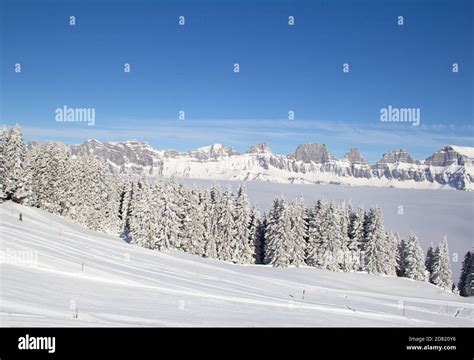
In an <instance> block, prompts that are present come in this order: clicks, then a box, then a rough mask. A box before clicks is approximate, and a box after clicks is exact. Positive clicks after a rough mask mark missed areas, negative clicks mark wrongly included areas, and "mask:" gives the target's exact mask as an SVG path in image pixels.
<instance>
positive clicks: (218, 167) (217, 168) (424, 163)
mask: <svg viewBox="0 0 474 360" xmlns="http://www.w3.org/2000/svg"><path fill="white" fill-rule="evenodd" d="M71 151H72V153H73V155H82V154H90V155H95V156H97V157H99V158H101V159H103V160H104V161H105V162H106V163H107V164H108V165H109V168H110V170H111V171H112V172H116V171H120V170H121V171H124V172H126V173H130V174H140V173H143V172H144V173H146V174H148V175H151V176H175V177H185V178H197V179H210V180H245V181H269V182H278V183H298V184H315V183H326V184H342V185H357V186H363V185H365V186H381V187H396V188H418V189H442V188H447V189H448V188H449V189H458V190H472V189H473V186H472V183H473V179H474V175H473V174H474V172H473V168H474V148H473V147H461V146H453V145H448V146H445V147H443V148H442V149H440V150H438V151H437V152H436V153H434V154H433V155H431V156H430V157H428V158H427V159H425V160H414V159H413V158H412V157H411V156H410V154H409V153H408V152H407V151H405V150H403V149H400V150H395V151H390V152H387V153H385V154H383V156H382V158H381V159H380V160H379V161H377V162H376V163H375V164H369V163H368V162H367V161H366V160H365V159H364V157H363V156H362V154H361V153H360V151H359V150H358V149H356V148H353V149H351V150H350V151H349V152H347V154H346V155H345V156H344V158H343V159H337V158H336V157H335V156H334V155H332V154H331V152H330V151H329V149H328V148H327V147H326V145H324V144H312V143H308V144H302V145H299V146H298V147H297V148H296V150H295V152H294V153H292V154H288V155H276V154H273V153H272V152H271V150H270V148H269V147H268V146H267V145H266V144H265V143H261V144H257V145H255V146H252V147H251V148H250V149H249V150H248V151H247V152H244V153H239V152H236V151H234V150H233V149H232V148H229V147H226V146H224V145H222V144H213V145H209V146H205V147H200V148H197V149H194V150H191V151H188V152H178V151H174V150H158V149H155V148H153V147H152V146H150V145H149V144H148V143H146V142H140V141H124V142H100V141H97V140H87V141H85V142H84V143H83V144H80V145H71Z"/></svg>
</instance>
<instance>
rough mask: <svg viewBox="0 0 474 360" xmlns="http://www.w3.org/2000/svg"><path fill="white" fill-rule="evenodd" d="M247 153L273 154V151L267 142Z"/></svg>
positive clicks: (255, 146) (257, 145) (253, 147)
mask: <svg viewBox="0 0 474 360" xmlns="http://www.w3.org/2000/svg"><path fill="white" fill-rule="evenodd" d="M247 153H249V154H271V153H272V151H271V150H270V147H269V146H268V145H267V143H266V142H262V143H259V144H256V145H254V146H252V147H251V148H250V149H249V150H248V151H247Z"/></svg>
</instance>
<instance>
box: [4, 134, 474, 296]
mask: <svg viewBox="0 0 474 360" xmlns="http://www.w3.org/2000/svg"><path fill="white" fill-rule="evenodd" d="M0 150H1V151H0V198H2V199H12V200H14V201H16V202H20V203H22V204H25V205H30V206H35V207H40V208H42V209H45V210H47V211H50V212H52V213H55V214H58V215H61V216H64V217H67V218H70V219H72V220H74V221H75V222H77V223H80V224H83V225H85V226H87V227H89V228H91V229H94V230H99V231H104V232H112V233H120V234H122V235H123V236H124V237H126V238H127V239H128V240H129V241H131V242H132V243H134V244H137V245H139V246H143V247H146V248H149V249H156V250H165V249H177V250H182V251H186V252H189V253H191V254H195V255H199V256H205V257H210V258H215V259H220V260H224V261H229V262H233V263H239V264H250V263H257V264H269V265H273V266H280V267H284V266H299V265H307V266H314V267H317V268H320V269H327V270H332V271H366V272H370V273H374V274H385V275H398V276H404V277H408V278H411V279H414V280H420V281H428V280H429V281H431V282H432V283H433V284H436V285H437V286H440V287H442V288H445V289H448V288H451V286H452V275H451V270H450V264H449V254H448V246H447V240H446V239H444V240H443V241H442V242H441V243H440V245H439V246H438V247H437V248H436V250H433V249H432V248H430V250H429V251H428V254H427V257H426V259H425V257H424V256H423V252H422V250H421V247H420V245H419V242H418V239H417V238H416V236H414V235H411V236H409V237H408V239H407V240H401V239H400V238H399V236H398V235H397V234H396V233H392V232H388V231H386V230H385V228H384V221H383V214H382V212H381V210H380V209H379V208H370V209H368V210H367V211H364V210H363V209H361V208H357V209H353V208H352V207H351V206H350V205H347V204H342V205H337V204H335V203H334V202H332V203H330V202H327V201H325V200H319V201H318V202H317V203H316V204H315V205H314V206H312V207H307V206H306V205H305V204H304V200H303V198H302V197H301V198H299V199H296V200H295V201H287V200H285V199H284V198H281V197H279V198H276V199H275V200H274V202H273V204H272V206H271V208H270V209H269V210H268V211H267V212H265V213H263V215H261V212H260V211H259V209H258V208H257V207H256V206H253V207H252V206H250V204H249V199H248V196H247V192H246V189H245V187H242V186H241V187H239V188H238V190H237V191H236V193H234V192H233V191H232V189H231V188H227V189H226V190H224V191H222V190H221V189H220V188H219V186H217V185H215V186H212V187H211V188H210V189H202V188H199V187H194V188H192V189H188V188H187V187H185V186H184V185H182V184H180V183H178V182H177V181H175V180H174V179H151V180H150V179H147V178H146V177H144V176H143V177H141V178H134V177H130V176H126V175H123V174H114V175H111V174H109V173H108V171H107V168H106V166H105V164H104V163H102V162H101V161H99V160H98V159H97V158H95V157H92V156H72V155H71V154H70V152H69V150H68V148H67V146H65V145H63V144H61V143H55V142H47V143H44V144H41V145H35V146H31V147H30V148H29V149H27V146H26V145H25V143H24V142H23V139H22V134H21V129H20V128H19V127H18V126H16V127H14V128H11V129H9V130H7V131H3V132H2V133H1V137H0ZM471 263H472V261H471ZM471 263H470V264H471ZM469 266H471V268H472V265H469ZM470 279H471V278H470V277H469V278H468V277H467V275H466V276H465V277H464V280H462V281H463V282H462V283H463V284H464V285H463V286H464V288H465V289H467V287H468V286H467V285H466V282H467V281H471V280H470ZM460 283H461V282H460ZM463 291H464V293H465V290H461V293H463Z"/></svg>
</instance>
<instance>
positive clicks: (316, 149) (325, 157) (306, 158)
mask: <svg viewBox="0 0 474 360" xmlns="http://www.w3.org/2000/svg"><path fill="white" fill-rule="evenodd" d="M292 157H293V158H294V159H295V160H297V161H302V162H305V163H311V162H313V163H315V164H324V163H327V162H330V161H331V160H335V157H334V156H333V155H332V154H331V152H330V151H329V150H328V148H327V147H326V145H325V144H313V143H306V144H301V145H300V146H298V147H297V148H296V150H295V152H294V154H293V155H292Z"/></svg>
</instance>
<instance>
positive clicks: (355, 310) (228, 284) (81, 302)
mask: <svg viewBox="0 0 474 360" xmlns="http://www.w3.org/2000/svg"><path fill="white" fill-rule="evenodd" d="M19 212H22V214H23V221H22V222H20V221H19V220H18V214H19ZM0 238H1V250H2V257H0V261H1V264H0V266H1V284H0V290H1V296H0V325H1V326H7V327H10V326H343V327H346V326H383V327H387V326H415V327H423V326H462V327H472V326H473V325H474V302H473V300H472V298H471V299H466V298H462V297H459V296H457V295H454V294H451V293H448V292H445V291H442V290H440V289H438V288H436V287H434V286H433V285H430V284H428V283H421V282H415V281H411V280H408V279H402V278H391V277H379V276H375V275H368V274H362V273H333V272H329V271H323V270H318V269H313V268H288V269H277V268H272V267H266V266H258V265H251V266H240V265H232V264H227V263H224V262H220V261H216V260H210V259H203V258H200V257H195V256H191V255H187V254H183V253H177V252H169V253H160V252H156V251H151V250H146V249H143V248H139V247H136V246H133V245H129V244H127V243H125V242H123V241H122V240H121V239H119V238H118V237H116V236H112V235H104V234H100V233H96V232H93V231H90V230H88V229H85V228H83V227H81V226H79V225H76V224H74V223H72V222H70V221H68V220H65V219H62V218H60V217H57V216H55V215H51V214H49V213H47V212H45V211H42V210H39V209H33V208H28V207H24V206H21V205H18V204H14V203H11V202H7V203H4V204H0ZM82 264H84V271H82ZM303 292H304V294H303ZM401 301H402V302H403V305H401ZM403 307H404V308H405V315H403ZM74 308H77V309H78V314H79V316H78V318H74V317H73V313H74V310H73V309H74Z"/></svg>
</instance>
